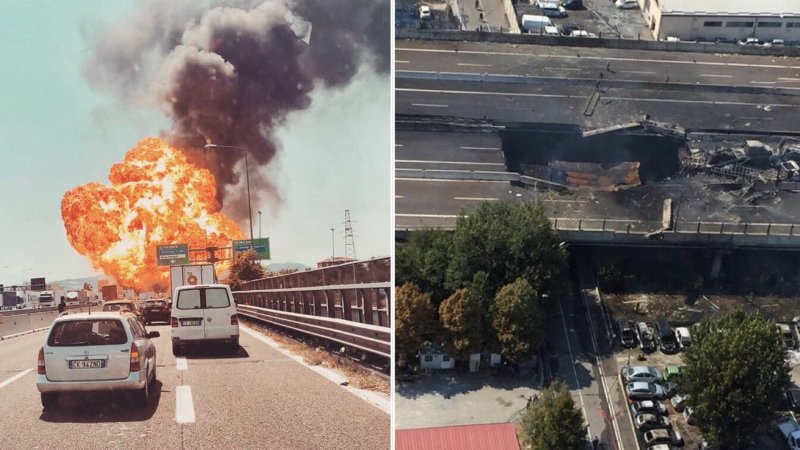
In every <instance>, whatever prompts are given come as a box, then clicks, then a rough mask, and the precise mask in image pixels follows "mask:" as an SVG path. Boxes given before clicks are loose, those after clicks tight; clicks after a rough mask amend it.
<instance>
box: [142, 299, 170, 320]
mask: <svg viewBox="0 0 800 450" xmlns="http://www.w3.org/2000/svg"><path fill="white" fill-rule="evenodd" d="M169 314H170V311H169V306H167V302H165V301H164V300H148V301H147V302H146V303H145V304H144V307H143V308H142V316H143V317H144V323H145V325H150V324H151V323H152V322H166V323H169Z"/></svg>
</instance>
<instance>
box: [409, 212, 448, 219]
mask: <svg viewBox="0 0 800 450" xmlns="http://www.w3.org/2000/svg"><path fill="white" fill-rule="evenodd" d="M395 217H427V218H433V219H455V218H456V217H458V216H455V215H452V214H400V213H395Z"/></svg>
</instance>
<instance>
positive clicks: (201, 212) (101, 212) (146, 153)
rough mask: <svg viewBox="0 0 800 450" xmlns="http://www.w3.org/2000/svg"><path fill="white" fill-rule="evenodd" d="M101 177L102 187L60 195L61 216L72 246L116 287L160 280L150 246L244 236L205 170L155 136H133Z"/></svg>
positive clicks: (218, 243)
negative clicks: (224, 208)
mask: <svg viewBox="0 0 800 450" xmlns="http://www.w3.org/2000/svg"><path fill="white" fill-rule="evenodd" d="M108 179H109V181H110V182H111V186H110V187H107V186H104V185H102V184H100V183H88V184H86V185H83V186H79V187H77V188H75V189H72V190H71V191H69V192H67V193H66V194H64V198H63V199H62V200H61V217H62V218H63V220H64V227H65V228H66V231H67V239H68V240H69V243H70V244H71V245H72V246H73V247H74V248H75V250H77V251H78V252H79V253H81V254H82V255H85V256H87V257H88V258H89V259H90V260H91V262H92V265H93V266H94V267H95V268H97V269H101V270H102V271H103V272H104V273H105V274H106V275H109V276H112V277H114V278H115V279H116V280H117V282H119V283H120V284H122V285H123V286H126V287H134V288H136V289H150V288H152V287H153V286H154V285H155V284H160V285H161V286H164V287H165V286H167V284H168V279H169V271H168V270H167V268H166V267H158V266H157V265H156V246H157V245H163V244H177V243H187V244H189V248H205V247H209V246H215V247H226V246H229V245H230V241H231V240H232V239H243V238H244V232H243V231H242V229H241V228H239V226H238V225H237V224H236V223H235V222H233V221H232V220H231V219H230V218H228V217H227V216H226V215H225V214H224V213H222V211H220V205H219V202H217V200H216V193H217V183H216V180H215V179H214V176H213V175H212V174H211V172H209V171H208V170H207V169H203V168H199V167H197V166H195V165H194V164H192V163H190V162H189V161H188V160H187V158H186V156H185V155H184V154H183V153H181V152H180V151H179V150H177V149H175V148H172V147H171V146H170V145H169V144H168V143H167V142H165V141H163V140H161V139H158V138H147V139H144V140H142V141H140V142H139V143H137V144H136V146H135V147H134V148H133V149H131V150H130V151H128V153H127V154H126V155H125V159H124V160H123V162H121V163H117V164H114V165H113V166H112V167H111V171H110V173H109V176H108ZM217 270H218V272H219V271H224V270H226V267H225V264H218V265H217Z"/></svg>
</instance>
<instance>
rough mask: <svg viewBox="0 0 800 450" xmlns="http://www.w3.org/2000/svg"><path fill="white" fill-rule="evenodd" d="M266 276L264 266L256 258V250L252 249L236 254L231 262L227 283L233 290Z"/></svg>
mask: <svg viewBox="0 0 800 450" xmlns="http://www.w3.org/2000/svg"><path fill="white" fill-rule="evenodd" d="M266 276H267V275H266V271H265V270H264V267H262V266H261V263H259V262H258V261H257V260H256V251H255V250H252V249H250V250H247V251H244V252H241V253H239V254H237V255H236V258H234V260H233V264H231V273H230V275H228V279H227V280H225V283H226V284H228V285H229V286H230V287H231V290H233V291H237V290H239V289H241V288H242V283H244V282H246V281H252V280H258V279H260V278H264V277H266Z"/></svg>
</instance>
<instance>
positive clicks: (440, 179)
mask: <svg viewBox="0 0 800 450" xmlns="http://www.w3.org/2000/svg"><path fill="white" fill-rule="evenodd" d="M394 180H395V181H445V182H448V183H502V184H508V181H503V180H450V179H446V178H401V177H398V178H395V179H394Z"/></svg>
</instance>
